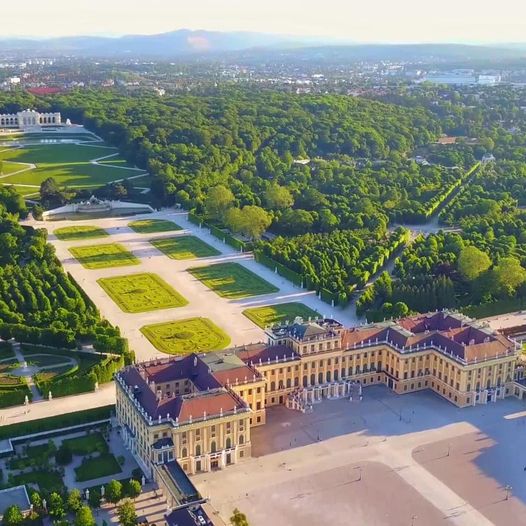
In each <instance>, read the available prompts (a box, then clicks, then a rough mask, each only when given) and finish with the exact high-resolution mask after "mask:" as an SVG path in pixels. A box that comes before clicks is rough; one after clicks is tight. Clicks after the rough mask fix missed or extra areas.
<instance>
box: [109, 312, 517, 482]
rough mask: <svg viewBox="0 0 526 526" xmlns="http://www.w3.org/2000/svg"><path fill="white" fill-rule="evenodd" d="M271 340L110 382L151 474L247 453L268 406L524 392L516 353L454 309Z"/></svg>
mask: <svg viewBox="0 0 526 526" xmlns="http://www.w3.org/2000/svg"><path fill="white" fill-rule="evenodd" d="M266 333H267V337H268V341H267V343H264V344H263V343H262V344H254V345H249V346H244V347H239V348H234V349H230V350H226V351H221V352H211V353H206V354H190V355H186V356H183V357H171V358H166V359H159V360H153V361H150V362H144V363H139V364H135V365H130V366H128V367H126V368H124V369H123V370H121V371H120V372H119V373H118V374H117V375H116V385H117V419H118V421H119V423H120V425H121V429H122V435H123V438H124V441H125V444H126V446H127V447H128V448H130V449H131V450H132V452H133V453H134V455H135V457H136V458H137V460H138V461H139V463H140V465H141V467H142V468H143V469H144V470H145V472H146V473H147V474H148V475H149V476H155V477H156V478H157V480H158V481H160V480H161V479H162V480H165V479H166V472H167V471H168V472H170V471H173V470H174V469H176V468H177V467H179V466H180V468H182V470H183V471H184V472H185V473H188V474H194V473H197V472H201V471H209V470H213V469H219V468H223V467H225V466H227V465H229V464H235V463H237V462H239V461H242V460H243V459H244V458H247V457H249V456H250V454H251V441H250V430H251V427H254V426H258V425H263V424H264V423H265V411H266V408H267V407H269V406H273V405H278V404H283V405H285V406H287V407H289V408H290V409H292V410H298V411H302V412H305V411H310V410H311V409H312V405H313V404H315V403H316V402H319V401H321V400H322V399H323V398H340V397H348V398H350V399H353V400H359V399H360V398H361V396H362V386H367V385H372V384H385V385H387V386H388V387H389V388H391V389H393V390H394V391H395V392H396V393H399V394H404V393H409V392H414V391H419V390H422V389H430V390H432V391H434V392H435V393H437V394H439V395H440V396H442V397H444V398H445V399H446V400H448V401H450V402H451V403H453V404H455V405H456V406H458V407H466V406H471V405H475V404H485V403H488V402H496V401H497V400H499V399H501V398H504V397H506V396H514V395H517V396H518V395H519V394H520V393H518V391H517V385H518V384H517V383H516V382H515V381H514V377H515V367H516V362H517V354H518V353H519V352H520V346H519V345H518V344H517V343H516V342H514V341H513V340H511V339H509V338H507V337H505V336H503V335H501V334H498V333H495V332H492V331H490V330H489V329H487V328H485V327H484V325H482V324H480V323H477V322H474V321H473V320H471V319H469V318H467V317H465V316H462V315H460V314H457V313H452V312H447V311H443V312H436V313H431V314H425V315H419V316H415V317H410V318H405V319H401V320H398V321H396V322H384V323H379V324H374V325H367V326H363V327H355V328H345V327H343V326H342V325H341V324H340V323H338V322H337V321H335V320H332V319H321V320H315V321H309V322H304V321H303V320H301V319H297V320H295V321H294V322H293V323H291V324H285V325H282V326H277V327H272V328H270V329H267V331H266ZM520 396H522V394H520ZM162 480H161V482H162ZM161 482H160V484H161Z"/></svg>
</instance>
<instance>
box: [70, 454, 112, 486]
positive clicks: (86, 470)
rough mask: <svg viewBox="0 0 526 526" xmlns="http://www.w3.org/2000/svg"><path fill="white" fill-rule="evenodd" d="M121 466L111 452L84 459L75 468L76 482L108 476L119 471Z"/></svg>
mask: <svg viewBox="0 0 526 526" xmlns="http://www.w3.org/2000/svg"><path fill="white" fill-rule="evenodd" d="M121 471H122V470H121V467H120V466H119V463H118V462H117V459H116V458H115V457H114V456H113V455H112V454H111V453H105V454H103V455H101V456H100V457H96V458H90V459H86V458H85V459H84V460H83V461H82V464H81V465H80V466H79V467H78V468H75V475H76V477H75V478H76V480H77V482H85V481H86V480H93V479H98V478H100V477H108V476H109V475H115V474H117V473H121Z"/></svg>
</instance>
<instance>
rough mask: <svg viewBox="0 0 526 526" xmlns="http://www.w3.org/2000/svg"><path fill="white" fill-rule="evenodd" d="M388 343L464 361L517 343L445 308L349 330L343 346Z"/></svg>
mask: <svg viewBox="0 0 526 526" xmlns="http://www.w3.org/2000/svg"><path fill="white" fill-rule="evenodd" d="M375 342H379V343H380V342H386V343H388V344H390V345H392V346H394V347H396V348H398V349H400V350H405V351H416V350H420V349H423V348H426V347H434V348H436V349H437V350H438V351H439V352H442V353H444V354H447V355H450V356H452V357H454V358H457V359H459V360H461V361H464V362H468V363H471V362H476V361H482V360H486V359H491V358H496V357H498V356H503V355H506V354H507V353H509V352H514V351H515V343H514V342H513V341H511V340H509V339H508V338H506V337H505V336H503V335H502V334H498V333H496V332H492V331H491V330H489V329H488V328H486V327H484V326H483V325H481V324H479V323H477V322H475V321H473V320H471V319H470V318H467V317H466V316H463V315H461V314H457V313H453V312H449V311H441V312H434V313H429V314H420V315H418V316H412V317H408V318H403V319H401V320H398V321H396V322H384V323H378V324H373V325H368V326H365V327H356V328H352V329H347V330H346V331H345V332H344V334H343V336H342V346H343V348H349V347H354V346H360V345H368V344H373V343H375Z"/></svg>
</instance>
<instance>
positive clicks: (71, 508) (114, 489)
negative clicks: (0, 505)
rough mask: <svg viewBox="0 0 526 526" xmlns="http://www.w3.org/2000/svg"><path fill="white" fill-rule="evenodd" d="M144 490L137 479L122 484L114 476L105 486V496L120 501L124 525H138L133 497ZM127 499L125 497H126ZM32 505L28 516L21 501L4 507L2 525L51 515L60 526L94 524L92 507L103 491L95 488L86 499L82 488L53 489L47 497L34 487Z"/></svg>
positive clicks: (97, 501) (108, 499)
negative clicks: (63, 493)
mask: <svg viewBox="0 0 526 526" xmlns="http://www.w3.org/2000/svg"><path fill="white" fill-rule="evenodd" d="M140 494H141V484H140V482H139V481H137V480H135V479H130V480H129V481H128V482H126V484H125V485H123V484H122V483H121V482H119V481H118V480H112V481H111V482H109V483H108V484H106V486H105V494H104V498H105V499H106V501H108V502H111V503H114V504H118V503H120V504H119V507H118V509H117V515H118V517H119V524H120V525H121V526H135V525H136V524H137V514H136V512H135V506H134V504H133V502H132V501H131V500H130V499H135V498H136V497H138V496H139V495H140ZM123 499H124V500H123ZM30 501H31V505H32V509H31V512H30V515H29V517H24V515H23V514H22V511H21V510H20V507H19V506H18V505H11V506H9V507H8V508H7V509H6V510H5V511H4V515H3V519H2V525H3V526H22V525H23V524H25V523H26V520H29V521H31V522H32V523H34V521H36V520H41V519H43V518H44V517H46V516H49V517H50V518H51V519H52V520H53V521H54V523H55V524H57V525H60V526H68V525H69V524H73V525H74V526H95V525H96V521H95V518H94V517H93V511H92V508H98V507H99V506H100V501H101V496H100V493H98V492H97V491H95V490H93V491H91V492H90V494H89V502H88V503H85V501H84V499H83V497H82V494H81V492H80V491H79V490H78V489H72V490H71V491H70V492H69V493H66V494H65V495H61V494H60V493H57V492H52V493H50V494H49V495H48V496H47V499H46V498H44V497H42V496H41V494H40V493H38V492H36V491H33V492H32V493H31V497H30Z"/></svg>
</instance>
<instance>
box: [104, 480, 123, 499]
mask: <svg viewBox="0 0 526 526" xmlns="http://www.w3.org/2000/svg"><path fill="white" fill-rule="evenodd" d="M105 496H106V500H108V501H109V502H112V503H113V504H117V502H119V500H121V498H122V484H121V483H120V482H119V481H118V480H112V481H110V482H108V485H107V486H106V493H105Z"/></svg>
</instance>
